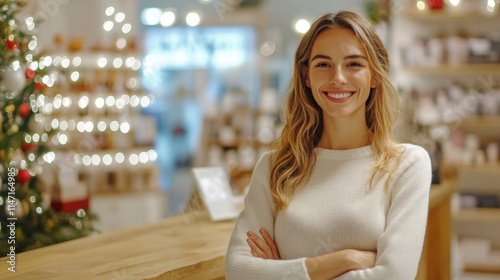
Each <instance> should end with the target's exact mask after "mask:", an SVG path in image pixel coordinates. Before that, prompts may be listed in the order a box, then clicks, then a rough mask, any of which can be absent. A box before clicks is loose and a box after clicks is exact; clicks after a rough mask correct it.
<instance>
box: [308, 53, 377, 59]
mask: <svg viewBox="0 0 500 280" xmlns="http://www.w3.org/2000/svg"><path fill="white" fill-rule="evenodd" d="M320 58H324V59H329V60H332V58H331V57H329V56H327V55H324V54H317V55H315V56H313V58H312V59H311V61H313V60H315V59H320ZM354 58H361V59H364V60H368V59H366V57H365V56H364V55H362V54H351V55H348V56H346V57H344V60H346V59H354Z"/></svg>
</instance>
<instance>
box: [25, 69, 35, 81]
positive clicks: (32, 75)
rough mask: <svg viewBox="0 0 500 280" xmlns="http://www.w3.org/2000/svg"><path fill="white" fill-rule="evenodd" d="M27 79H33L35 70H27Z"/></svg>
mask: <svg viewBox="0 0 500 280" xmlns="http://www.w3.org/2000/svg"><path fill="white" fill-rule="evenodd" d="M25 74H26V80H31V79H33V78H34V77H35V71H33V70H31V69H28V70H26V73H25Z"/></svg>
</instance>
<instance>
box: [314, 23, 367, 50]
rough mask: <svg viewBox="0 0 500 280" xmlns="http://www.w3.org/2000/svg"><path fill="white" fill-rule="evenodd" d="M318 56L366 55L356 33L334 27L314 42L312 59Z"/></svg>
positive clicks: (321, 34) (319, 35) (322, 33)
mask: <svg viewBox="0 0 500 280" xmlns="http://www.w3.org/2000/svg"><path fill="white" fill-rule="evenodd" d="M316 54H326V55H328V54H339V55H355V54H357V55H365V50H364V48H363V45H362V44H361V41H360V40H359V38H358V37H357V36H356V34H355V33H354V31H352V30H351V29H347V28H342V27H333V28H329V29H327V30H325V31H323V32H321V33H320V34H318V36H317V37H316V39H315V40H314V44H313V47H312V52H311V57H313V56H314V55H316Z"/></svg>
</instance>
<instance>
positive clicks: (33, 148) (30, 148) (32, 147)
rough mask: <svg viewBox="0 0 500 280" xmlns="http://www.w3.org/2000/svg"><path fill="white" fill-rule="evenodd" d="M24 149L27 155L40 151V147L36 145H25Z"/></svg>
mask: <svg viewBox="0 0 500 280" xmlns="http://www.w3.org/2000/svg"><path fill="white" fill-rule="evenodd" d="M22 149H23V151H24V152H25V153H28V152H31V151H33V152H36V151H37V150H38V145H37V144H35V143H23V146H22Z"/></svg>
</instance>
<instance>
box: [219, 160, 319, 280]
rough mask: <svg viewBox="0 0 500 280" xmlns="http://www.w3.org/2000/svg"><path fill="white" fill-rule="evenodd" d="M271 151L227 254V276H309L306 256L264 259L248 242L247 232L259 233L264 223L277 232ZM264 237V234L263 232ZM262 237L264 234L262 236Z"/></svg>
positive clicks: (259, 168)
mask: <svg viewBox="0 0 500 280" xmlns="http://www.w3.org/2000/svg"><path fill="white" fill-rule="evenodd" d="M268 174H269V154H266V155H264V156H263V157H262V158H261V159H260V160H259V162H258V163H257V165H256V167H255V169H254V172H253V175H252V179H251V182H250V188H249V191H248V194H247V196H246V197H245V209H244V210H243V211H242V212H241V214H240V216H239V217H238V219H237V221H236V224H235V228H234V231H233V233H232V235H231V239H230V241H229V246H228V250H227V254H226V264H225V273H226V279H228V280H232V279H237V280H246V279H269V280H272V279H294V280H299V279H306V280H309V279H310V278H309V276H308V274H307V269H306V266H305V258H301V259H293V260H264V259H261V258H257V257H254V256H252V254H251V253H250V246H249V245H248V244H247V242H246V239H247V238H248V237H247V232H248V231H252V232H253V233H255V234H257V235H259V236H260V234H259V229H260V228H261V227H263V228H265V229H266V230H267V231H268V232H269V234H270V235H271V236H274V228H273V219H274V218H273V217H274V215H273V211H274V206H273V203H272V198H271V195H270V192H269V188H268V185H269V184H268V182H267V181H268V178H269V175H268ZM260 237H261V236H260ZM261 238H262V237H261Z"/></svg>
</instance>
